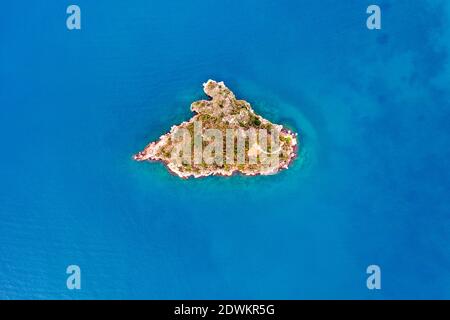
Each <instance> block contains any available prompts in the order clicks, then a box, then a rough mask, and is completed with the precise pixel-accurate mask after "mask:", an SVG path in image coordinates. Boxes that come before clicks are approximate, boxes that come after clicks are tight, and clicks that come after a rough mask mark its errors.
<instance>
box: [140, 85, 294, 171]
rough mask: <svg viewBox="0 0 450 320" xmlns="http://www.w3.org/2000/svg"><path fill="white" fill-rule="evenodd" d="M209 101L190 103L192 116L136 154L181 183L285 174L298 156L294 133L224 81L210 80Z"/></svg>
mask: <svg viewBox="0 0 450 320" xmlns="http://www.w3.org/2000/svg"><path fill="white" fill-rule="evenodd" d="M203 90H204V91H205V93H206V94H207V95H208V96H209V97H211V98H212V99H211V100H199V101H195V102H193V103H192V104H191V110H192V111H193V112H195V113H196V114H195V115H194V116H193V117H192V118H191V119H190V120H188V121H185V122H183V123H181V124H179V125H177V126H172V128H171V130H170V132H168V133H167V134H165V135H163V136H161V137H160V138H159V140H157V141H155V142H152V143H150V144H149V145H147V146H146V147H145V148H144V150H142V151H141V152H139V153H137V154H136V155H134V157H133V158H134V159H135V160H137V161H145V160H150V161H162V162H163V163H165V164H166V166H167V168H168V169H169V170H170V171H171V172H172V173H174V174H176V175H177V176H179V177H181V178H189V177H195V178H199V177H205V176H209V175H222V176H231V175H232V174H233V173H240V174H243V175H249V176H252V175H269V174H275V173H277V172H279V171H280V170H282V169H287V168H288V166H289V165H290V163H291V161H292V160H293V159H294V158H295V156H296V153H297V148H298V146H297V134H295V133H293V132H291V131H290V130H287V129H285V128H283V126H281V125H277V124H273V123H271V122H270V121H268V120H266V119H264V118H263V117H261V116H260V115H258V114H256V113H255V112H254V111H253V109H252V107H251V106H250V104H249V103H248V102H247V101H245V100H239V99H236V97H235V96H234V94H233V92H231V90H230V89H228V88H227V87H226V86H225V84H224V83H223V82H216V81H213V80H208V81H207V82H206V83H204V84H203Z"/></svg>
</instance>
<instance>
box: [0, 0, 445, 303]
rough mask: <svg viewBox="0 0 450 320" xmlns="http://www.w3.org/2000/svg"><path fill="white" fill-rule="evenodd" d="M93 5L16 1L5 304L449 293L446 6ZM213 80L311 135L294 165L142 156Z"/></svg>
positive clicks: (1, 73)
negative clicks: (258, 170)
mask: <svg viewBox="0 0 450 320" xmlns="http://www.w3.org/2000/svg"><path fill="white" fill-rule="evenodd" d="M77 4H78V5H79V6H80V7H81V10H82V30H80V31H68V30H67V29H66V27H65V18H66V15H65V5H64V4H61V3H60V2H59V1H47V2H45V4H44V3H42V2H40V1H32V2H27V3H26V4H25V3H23V2H16V3H14V4H7V5H4V6H3V9H2V11H3V12H5V15H4V16H3V17H2V19H1V20H0V30H1V31H0V41H1V44H2V45H1V47H0V121H1V122H0V124H1V125H0V133H1V142H2V157H1V158H0V164H1V165H0V176H1V181H2V182H1V185H0V244H1V245H0V298H3V299H15V298H27V299H28V298H70V299H72V298H73V299H78V298H88V299H95V298H138V299H142V298H149V299H158V298H159V299H164V298H177V299H195V298H200V299H203V298H235V299H241V298H247V299H258V298H265V299H268V298H280V299H281V298H286V299H304V298H369V299H379V298H449V297H450V290H449V288H450V277H449V275H448V270H449V267H450V252H449V250H448V248H449V247H450V219H449V203H448V191H449V189H450V176H449V173H448V165H447V159H448V157H449V150H450V148H449V133H450V132H449V127H448V119H449V115H450V112H449V110H450V109H449V107H450V103H449V101H450V99H449V98H450V95H449V93H450V92H449V89H448V83H450V82H449V80H450V74H449V66H448V53H449V44H450V37H449V31H448V30H450V26H449V21H450V20H449V18H450V8H449V5H448V4H447V2H446V1H431V0H430V1H424V0H418V1H414V2H413V3H412V2H411V1H387V0H384V1H380V6H381V7H382V10H383V11H382V12H383V16H382V17H383V29H382V30H381V31H369V30H367V29H366V27H365V19H366V17H367V15H366V14H365V9H366V7H367V5H368V3H366V2H364V1H345V3H344V2H342V3H341V2H339V3H337V2H336V1H331V0H321V1H281V2H276V3H275V2H272V1H257V2H256V1H226V2H220V3H215V4H211V2H206V1H189V2H180V1H172V2H170V3H166V2H164V1H152V2H148V1H133V2H132V3H127V4H126V3H124V2H110V1H95V3H93V2H92V1H77ZM209 78H213V79H215V80H223V81H225V82H226V84H227V85H228V86H229V87H230V88H231V89H232V90H233V91H234V92H235V93H236V95H237V96H238V97H241V98H244V99H246V100H248V101H250V102H251V103H252V105H253V107H254V109H255V110H256V111H257V112H259V113H261V114H262V115H263V116H264V117H266V118H268V119H269V120H271V121H273V122H276V123H281V124H284V125H287V126H289V127H291V128H293V129H294V130H295V131H297V132H299V134H300V137H301V145H302V151H301V154H300V157H299V158H298V159H297V160H296V161H295V163H294V164H293V166H292V167H291V168H290V169H289V170H286V171H283V172H281V173H280V174H278V175H275V176H269V177H253V178H248V177H239V176H238V177H232V178H220V177H211V178H207V179H200V180H188V181H184V180H180V179H178V178H176V177H174V176H172V175H170V174H169V173H168V172H167V171H166V169H165V168H164V167H163V166H162V165H160V164H152V163H137V162H134V161H132V160H131V156H132V154H134V153H135V152H137V151H139V150H141V149H142V148H143V147H144V146H145V145H146V144H147V143H148V142H149V141H151V140H154V139H156V138H157V137H159V136H160V135H161V134H163V133H164V132H166V131H167V130H168V129H169V128H170V126H171V125H172V124H175V123H179V122H181V121H183V120H185V119H187V118H188V117H190V112H189V105H190V102H191V101H193V100H196V99H199V98H201V97H203V94H202V91H201V90H202V87H201V84H202V83H203V82H204V81H206V80H207V79H209ZM70 264H77V265H79V266H80V268H81V270H82V289H81V290H79V291H69V290H67V288H66V277H67V275H66V273H65V270H66V267H67V266H68V265H70ZM370 264H377V265H379V266H380V267H381V270H382V290H380V291H369V290H367V288H366V277H367V275H366V272H365V271H366V267H367V266H368V265H370Z"/></svg>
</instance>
